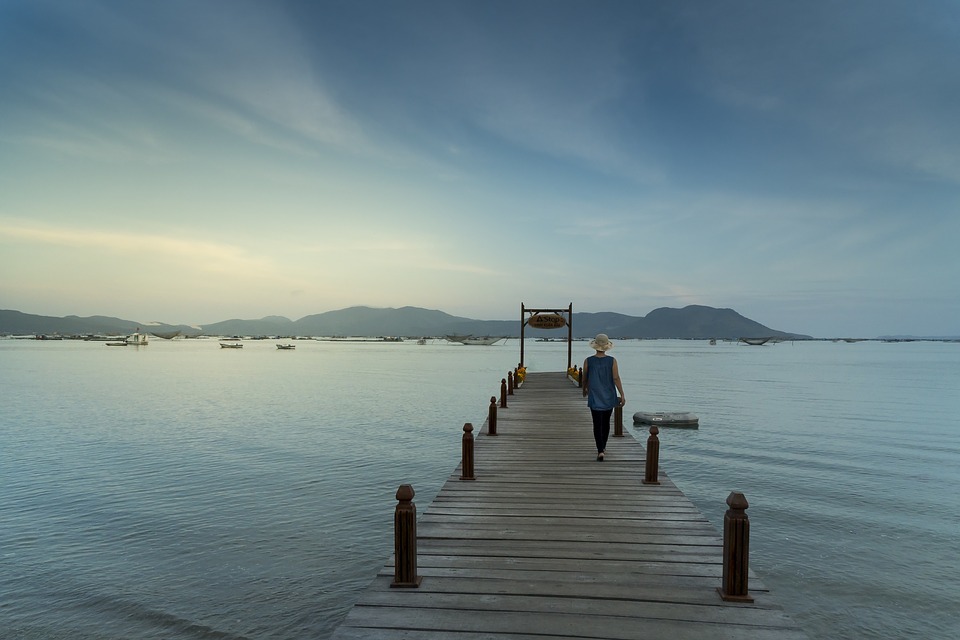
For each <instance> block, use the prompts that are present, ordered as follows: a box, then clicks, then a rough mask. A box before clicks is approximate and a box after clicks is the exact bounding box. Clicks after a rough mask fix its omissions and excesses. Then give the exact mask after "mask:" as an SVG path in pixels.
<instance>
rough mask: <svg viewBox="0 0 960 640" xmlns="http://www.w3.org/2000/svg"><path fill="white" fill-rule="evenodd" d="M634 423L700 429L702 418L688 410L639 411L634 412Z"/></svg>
mask: <svg viewBox="0 0 960 640" xmlns="http://www.w3.org/2000/svg"><path fill="white" fill-rule="evenodd" d="M633 424H651V425H657V426H658V427H680V428H683V429H699V428H700V418H698V417H697V416H696V415H694V414H692V413H688V412H686V411H659V412H649V411H637V412H636V413H635V414H633Z"/></svg>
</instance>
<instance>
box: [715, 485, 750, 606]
mask: <svg viewBox="0 0 960 640" xmlns="http://www.w3.org/2000/svg"><path fill="white" fill-rule="evenodd" d="M727 506H728V507H730V508H729V509H727V512H726V513H725V514H724V516H723V586H720V587H717V592H718V593H719V594H720V597H721V598H723V599H724V600H727V601H731V602H753V598H752V597H750V594H749V592H748V590H747V575H748V573H749V572H750V519H749V518H747V507H749V506H750V505H749V504H747V499H746V497H744V495H743V494H742V493H740V492H739V491H731V492H730V495H729V496H727Z"/></svg>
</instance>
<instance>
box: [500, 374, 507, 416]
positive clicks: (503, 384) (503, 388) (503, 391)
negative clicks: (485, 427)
mask: <svg viewBox="0 0 960 640" xmlns="http://www.w3.org/2000/svg"><path fill="white" fill-rule="evenodd" d="M500 408H501V409H506V408H507V379H506V378H501V379H500Z"/></svg>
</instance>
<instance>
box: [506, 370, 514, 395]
mask: <svg viewBox="0 0 960 640" xmlns="http://www.w3.org/2000/svg"><path fill="white" fill-rule="evenodd" d="M507 395H508V396H512V395H513V371H507Z"/></svg>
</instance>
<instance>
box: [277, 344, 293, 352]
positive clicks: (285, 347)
mask: <svg viewBox="0 0 960 640" xmlns="http://www.w3.org/2000/svg"><path fill="white" fill-rule="evenodd" d="M296 348H297V345H295V344H278V345H277V349H283V350H284V351H289V350H291V349H296Z"/></svg>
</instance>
